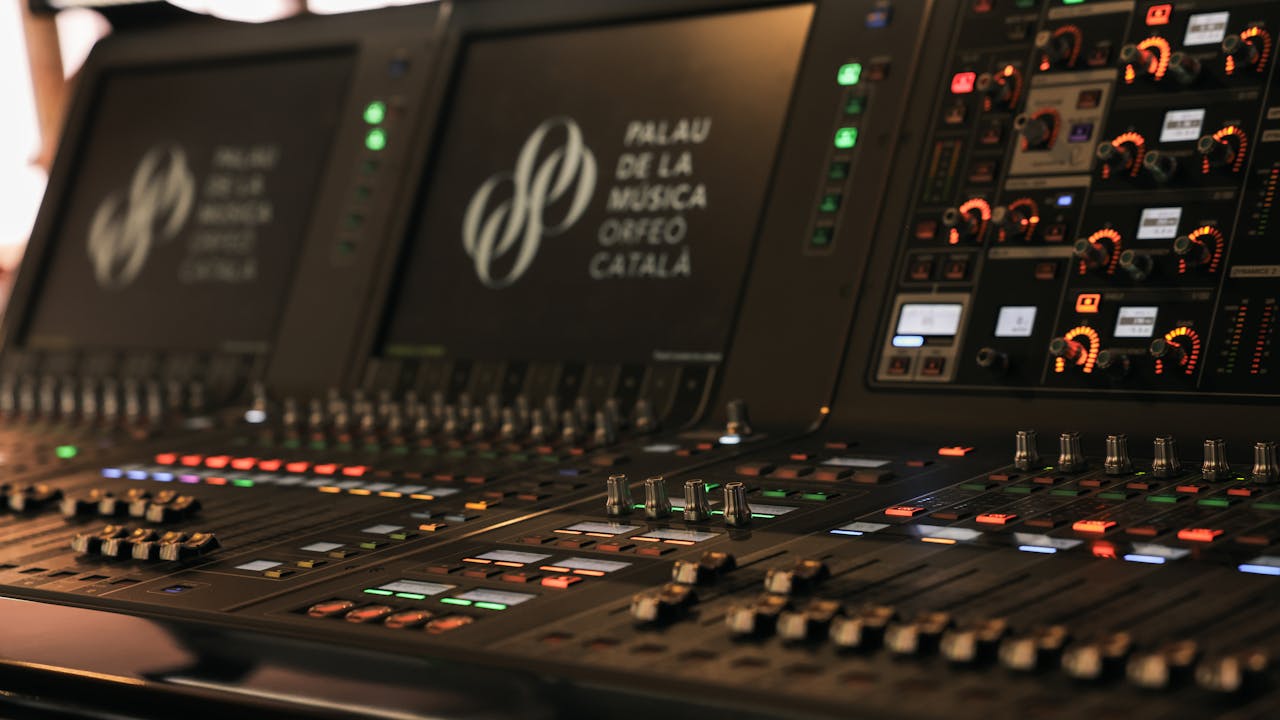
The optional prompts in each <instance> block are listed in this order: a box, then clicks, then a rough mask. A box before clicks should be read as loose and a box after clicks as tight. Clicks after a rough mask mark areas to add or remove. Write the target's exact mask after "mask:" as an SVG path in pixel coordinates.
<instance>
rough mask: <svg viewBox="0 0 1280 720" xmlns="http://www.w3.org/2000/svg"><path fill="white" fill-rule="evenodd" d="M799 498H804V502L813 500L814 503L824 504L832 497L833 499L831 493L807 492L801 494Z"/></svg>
mask: <svg viewBox="0 0 1280 720" xmlns="http://www.w3.org/2000/svg"><path fill="white" fill-rule="evenodd" d="M800 497H802V498H804V499H805V500H813V501H814V502H826V501H827V500H830V499H831V498H832V497H834V495H832V494H831V493H824V492H807V493H804V494H802V495H801V496H800Z"/></svg>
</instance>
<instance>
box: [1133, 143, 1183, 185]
mask: <svg viewBox="0 0 1280 720" xmlns="http://www.w3.org/2000/svg"><path fill="white" fill-rule="evenodd" d="M1142 167H1143V168H1144V169H1145V170H1146V171H1147V172H1148V173H1150V174H1151V179H1152V180H1155V181H1156V182H1157V183H1159V184H1161V185H1163V184H1165V183H1168V182H1171V181H1172V180H1173V179H1174V177H1175V176H1176V175H1177V174H1178V159H1177V158H1175V157H1173V156H1172V155H1170V154H1169V153H1166V152H1161V151H1159V150H1151V151H1149V152H1148V153H1147V154H1146V155H1145V156H1143V158H1142Z"/></svg>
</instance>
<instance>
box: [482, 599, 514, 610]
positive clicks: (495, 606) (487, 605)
mask: <svg viewBox="0 0 1280 720" xmlns="http://www.w3.org/2000/svg"><path fill="white" fill-rule="evenodd" d="M476 607H478V608H481V609H484V610H506V609H507V606H506V605H503V604H502V603H496V602H485V601H483V600H482V601H480V602H478V603H476Z"/></svg>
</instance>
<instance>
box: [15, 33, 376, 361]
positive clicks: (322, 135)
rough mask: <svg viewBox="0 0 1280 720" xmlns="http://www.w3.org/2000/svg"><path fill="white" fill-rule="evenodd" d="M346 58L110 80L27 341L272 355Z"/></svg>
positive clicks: (109, 76)
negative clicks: (273, 343)
mask: <svg viewBox="0 0 1280 720" xmlns="http://www.w3.org/2000/svg"><path fill="white" fill-rule="evenodd" d="M352 65H353V62H352V57H351V54H350V53H348V52H336V53H324V54H309V55H291V56H287V57H272V58H254V59H245V60H240V59H237V60H234V61H218V62H202V63H194V64H186V65H177V66H174V65H170V66H166V67H157V68H131V69H119V70H112V71H109V72H107V73H105V74H104V75H103V76H102V80H101V82H100V83H99V86H98V87H97V89H96V92H95V95H94V102H93V107H92V110H91V112H90V113H89V117H88V122H87V123H86V125H85V127H86V128H87V130H86V132H85V133H84V134H83V135H82V136H81V138H80V139H79V141H78V145H77V156H76V162H75V169H74V171H73V173H74V177H73V178H72V179H71V181H70V182H69V183H68V187H69V189H68V190H67V191H66V194H65V195H64V196H63V197H62V199H61V204H60V207H59V210H58V218H59V224H58V226H57V228H56V229H55V232H54V234H53V236H52V237H51V238H50V245H49V248H48V254H47V256H46V257H45V258H43V260H44V266H43V268H42V273H41V275H42V279H41V281H40V284H39V286H38V288H37V290H36V294H35V296H34V297H33V305H32V313H31V315H30V316H29V318H28V320H29V322H28V324H27V327H26V338H25V340H26V344H27V345H29V346H31V347H35V348H42V349H58V348H110V349H159V348H164V349H178V350H189V351H215V350H219V351H229V352H245V353H261V352H265V351H266V350H267V349H269V343H270V341H271V339H272V337H273V335H274V333H275V330H276V325H277V323H278V322H279V320H280V315H281V313H282V312H283V309H284V303H285V300H286V297H287V294H288V290H289V286H290V284H291V283H290V281H291V279H292V270H293V268H294V266H295V265H296V260H297V256H298V254H299V252H300V250H301V243H302V239H303V237H305V235H306V232H307V229H308V223H309V221H310V218H311V211H312V206H313V203H314V199H315V193H316V192H317V191H318V188H319V183H320V178H322V177H323V176H324V175H325V162H326V158H327V155H328V150H329V148H330V145H331V143H332V140H333V136H334V130H335V127H336V126H337V123H338V119H339V115H340V114H341V112H342V107H343V102H344V99H345V95H346V93H347V88H348V85H349V79H350V76H351V72H352Z"/></svg>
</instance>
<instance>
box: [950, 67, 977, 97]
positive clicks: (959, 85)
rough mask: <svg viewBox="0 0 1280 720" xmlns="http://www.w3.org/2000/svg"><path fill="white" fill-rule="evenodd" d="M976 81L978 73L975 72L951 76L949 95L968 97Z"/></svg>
mask: <svg viewBox="0 0 1280 720" xmlns="http://www.w3.org/2000/svg"><path fill="white" fill-rule="evenodd" d="M977 81H978V73H976V72H958V73H956V74H955V75H952V76H951V94H952V95H968V94H969V93H971V92H973V86H974V84H975V83H977Z"/></svg>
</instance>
